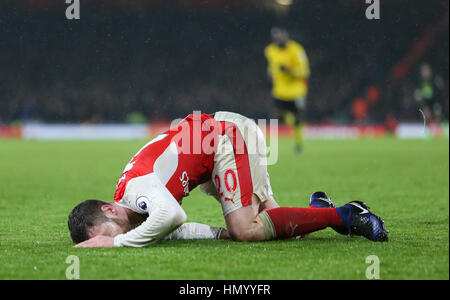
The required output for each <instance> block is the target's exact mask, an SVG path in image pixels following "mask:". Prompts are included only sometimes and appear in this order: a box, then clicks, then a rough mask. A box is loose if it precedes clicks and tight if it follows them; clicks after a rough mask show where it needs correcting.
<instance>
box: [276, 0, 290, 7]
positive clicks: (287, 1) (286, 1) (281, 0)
mask: <svg viewBox="0 0 450 300" xmlns="http://www.w3.org/2000/svg"><path fill="white" fill-rule="evenodd" d="M276 2H277V3H278V4H280V5H284V6H287V5H291V4H292V2H293V0H276Z"/></svg>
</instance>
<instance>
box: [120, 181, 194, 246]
mask: <svg viewBox="0 0 450 300" xmlns="http://www.w3.org/2000/svg"><path fill="white" fill-rule="evenodd" d="M133 180H134V182H133V181H130V182H129V183H128V186H127V191H126V193H125V196H124V199H122V200H123V203H122V205H124V206H125V205H127V206H128V207H129V208H130V209H132V210H133V211H135V212H138V213H148V218H147V220H146V221H144V222H143V223H142V224H141V225H140V226H138V227H136V228H135V229H133V230H131V231H129V232H127V233H124V234H119V235H117V236H116V237H115V238H114V246H116V247H123V246H125V247H145V246H148V245H150V244H152V243H155V242H157V241H159V240H161V239H163V238H164V237H165V236H167V235H168V234H170V233H171V232H172V231H174V230H175V229H177V228H178V227H179V226H180V225H182V224H183V223H184V222H185V221H186V218H187V217H186V214H185V212H184V210H183V209H182V208H181V206H180V204H179V203H178V202H177V201H176V199H175V198H174V197H173V196H172V194H171V193H170V192H169V191H168V190H167V188H166V187H165V186H164V185H163V184H162V183H161V182H160V181H159V180H158V178H157V177H156V176H155V175H154V174H149V175H146V176H143V177H139V178H136V179H133Z"/></svg>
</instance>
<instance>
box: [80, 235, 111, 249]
mask: <svg viewBox="0 0 450 300" xmlns="http://www.w3.org/2000/svg"><path fill="white" fill-rule="evenodd" d="M74 247H75V248H111V247H114V238H113V237H111V236H106V235H97V236H95V237H93V238H91V239H89V240H87V241H84V242H81V243H79V244H77V245H75V246H74Z"/></svg>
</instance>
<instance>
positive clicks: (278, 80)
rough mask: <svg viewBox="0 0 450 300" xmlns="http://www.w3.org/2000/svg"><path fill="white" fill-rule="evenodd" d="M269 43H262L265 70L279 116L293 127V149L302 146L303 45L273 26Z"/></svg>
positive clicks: (305, 64) (305, 87) (305, 62)
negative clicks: (265, 45)
mask: <svg viewBox="0 0 450 300" xmlns="http://www.w3.org/2000/svg"><path fill="white" fill-rule="evenodd" d="M271 36H272V43H271V44H270V45H269V46H267V47H266V49H265V56H266V59H267V62H268V69H267V70H268V74H269V77H270V78H271V80H272V97H273V98H274V102H275V106H276V107H277V109H278V112H279V118H281V119H283V121H284V122H285V123H286V124H287V125H290V126H293V127H294V128H295V130H294V131H295V149H296V151H297V152H301V151H302V150H303V135H304V133H303V131H304V124H305V112H306V97H307V94H308V79H309V76H310V69H309V61H308V57H307V56H306V52H305V50H304V49H303V47H302V46H301V45H300V44H298V43H296V42H294V41H292V40H290V39H289V33H288V32H287V31H286V30H285V29H283V28H278V27H274V28H272V30H271Z"/></svg>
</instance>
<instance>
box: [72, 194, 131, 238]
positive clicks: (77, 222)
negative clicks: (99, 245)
mask: <svg viewBox="0 0 450 300" xmlns="http://www.w3.org/2000/svg"><path fill="white" fill-rule="evenodd" d="M67 223H68V226H69V231H70V236H71V238H72V240H73V241H74V242H75V243H77V244H78V243H81V242H83V241H85V240H88V239H90V238H93V237H94V236H97V235H106V236H116V235H118V234H121V233H124V232H126V231H128V230H129V227H130V222H129V218H128V214H127V212H126V210H125V209H124V208H122V207H120V206H118V205H116V204H113V203H107V202H104V201H101V200H93V199H90V200H86V201H83V202H81V203H80V204H78V205H77V206H75V208H74V209H73V210H72V211H71V212H70V215H69V220H68V222H67Z"/></svg>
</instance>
